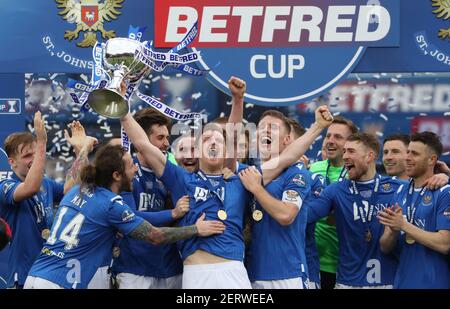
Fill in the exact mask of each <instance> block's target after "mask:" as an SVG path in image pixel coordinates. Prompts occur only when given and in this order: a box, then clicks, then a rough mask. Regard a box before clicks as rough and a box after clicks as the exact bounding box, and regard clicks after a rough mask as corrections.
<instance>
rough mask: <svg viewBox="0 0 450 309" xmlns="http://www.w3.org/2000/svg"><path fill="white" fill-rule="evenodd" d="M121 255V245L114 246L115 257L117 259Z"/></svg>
mask: <svg viewBox="0 0 450 309" xmlns="http://www.w3.org/2000/svg"><path fill="white" fill-rule="evenodd" d="M119 255H120V248H119V247H114V248H113V257H114V258H115V259H117V258H118V257H119Z"/></svg>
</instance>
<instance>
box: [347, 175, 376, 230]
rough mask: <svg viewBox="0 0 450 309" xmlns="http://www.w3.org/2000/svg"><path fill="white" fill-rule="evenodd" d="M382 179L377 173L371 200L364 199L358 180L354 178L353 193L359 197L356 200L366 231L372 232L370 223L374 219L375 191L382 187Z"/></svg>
mask: <svg viewBox="0 0 450 309" xmlns="http://www.w3.org/2000/svg"><path fill="white" fill-rule="evenodd" d="M380 180H381V176H380V175H378V174H377V175H376V176H375V186H374V188H373V191H372V195H371V196H370V198H369V200H364V199H363V198H362V196H361V195H360V194H359V191H358V188H357V187H356V182H355V181H354V180H352V189H353V192H352V193H353V194H354V195H355V197H357V199H358V201H356V205H357V208H358V212H359V215H360V216H361V222H362V223H363V225H364V228H365V231H366V232H367V231H369V232H370V226H369V223H370V222H371V221H372V214H373V208H374V206H373V202H374V196H375V195H376V194H375V193H377V192H378V188H379V187H380ZM365 208H367V212H366V211H365Z"/></svg>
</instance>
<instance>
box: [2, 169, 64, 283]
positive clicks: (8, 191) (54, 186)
mask: <svg viewBox="0 0 450 309" xmlns="http://www.w3.org/2000/svg"><path fill="white" fill-rule="evenodd" d="M21 183H22V181H21V180H20V179H19V177H17V175H16V174H13V175H12V177H11V178H8V179H4V180H2V181H1V182H0V217H3V218H5V219H6V221H7V222H8V223H9V225H10V226H11V230H12V240H11V243H10V247H9V249H10V250H9V251H8V265H9V267H8V274H7V283H8V287H13V286H14V285H15V284H18V285H19V286H23V284H24V283H25V280H26V278H27V275H28V272H29V270H30V268H31V265H32V264H33V262H34V260H35V259H36V257H37V256H38V255H39V252H40V251H41V249H42V245H43V244H44V240H43V239H42V237H41V235H42V230H43V229H44V228H48V227H49V226H51V224H52V221H53V203H57V202H59V201H60V200H61V198H62V196H63V191H64V185H63V184H60V183H57V182H55V181H54V180H52V179H50V178H48V177H44V178H43V180H42V184H41V190H40V192H39V193H37V194H35V195H34V196H33V197H31V198H28V199H25V200H23V201H21V202H18V203H16V202H15V201H14V199H13V196H14V191H15V190H16V188H17V186H18V185H19V184H21ZM43 213H45V215H43ZM15 274H17V276H15ZM15 277H17V280H18V281H17V283H16V282H15Z"/></svg>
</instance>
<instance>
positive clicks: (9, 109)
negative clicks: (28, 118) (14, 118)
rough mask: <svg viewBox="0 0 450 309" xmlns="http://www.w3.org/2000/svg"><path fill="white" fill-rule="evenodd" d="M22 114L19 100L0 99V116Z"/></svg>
mask: <svg viewBox="0 0 450 309" xmlns="http://www.w3.org/2000/svg"><path fill="white" fill-rule="evenodd" d="M21 113H22V104H21V100H20V99H3V98H0V114H2V115H8V114H9V115H17V114H21Z"/></svg>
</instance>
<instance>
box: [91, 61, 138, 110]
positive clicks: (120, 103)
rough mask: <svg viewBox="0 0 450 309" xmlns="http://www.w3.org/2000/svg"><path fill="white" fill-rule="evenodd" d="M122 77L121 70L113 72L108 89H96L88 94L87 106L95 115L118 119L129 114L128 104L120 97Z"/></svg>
mask: <svg viewBox="0 0 450 309" xmlns="http://www.w3.org/2000/svg"><path fill="white" fill-rule="evenodd" d="M123 77H124V70H123V68H121V69H118V70H115V71H114V76H113V79H112V81H111V83H110V85H109V86H108V88H103V89H96V90H94V91H92V92H91V93H90V94H89V97H88V99H87V104H89V106H90V107H91V108H92V109H93V110H94V111H95V112H96V113H97V114H100V115H102V116H104V117H107V118H112V119H118V118H122V117H123V116H125V115H126V114H127V113H128V112H129V106H128V102H127V100H126V99H125V98H124V97H123V96H122V95H121V84H122V81H123Z"/></svg>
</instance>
